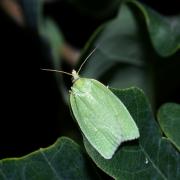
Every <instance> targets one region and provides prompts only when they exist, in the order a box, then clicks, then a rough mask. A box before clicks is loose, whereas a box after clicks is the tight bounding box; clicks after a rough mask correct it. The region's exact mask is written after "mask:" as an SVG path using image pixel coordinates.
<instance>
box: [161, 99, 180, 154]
mask: <svg viewBox="0 0 180 180" xmlns="http://www.w3.org/2000/svg"><path fill="white" fill-rule="evenodd" d="M158 121H159V124H160V126H161V128H162V130H163V132H164V134H165V135H166V136H167V138H168V139H169V140H170V141H171V142H172V143H173V144H174V145H175V146H176V147H177V149H179V151H180V133H179V131H180V105H179V104H175V103H167V104H164V105H163V106H162V107H161V108H160V109H159V112H158Z"/></svg>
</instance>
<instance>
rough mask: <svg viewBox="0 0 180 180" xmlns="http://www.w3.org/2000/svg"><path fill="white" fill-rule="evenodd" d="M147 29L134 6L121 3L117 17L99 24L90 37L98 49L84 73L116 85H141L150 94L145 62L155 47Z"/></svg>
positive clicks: (83, 70) (118, 86) (124, 86)
mask: <svg viewBox="0 0 180 180" xmlns="http://www.w3.org/2000/svg"><path fill="white" fill-rule="evenodd" d="M144 30H145V28H141V26H140V24H139V21H138V20H137V18H136V17H135V15H134V13H133V11H132V10H131V8H130V7H129V6H127V5H122V7H121V8H120V11H119V14H118V16H117V17H116V18H115V19H114V20H112V21H110V22H108V23H107V24H105V25H103V26H102V27H100V29H98V31H97V33H96V34H95V35H94V36H93V39H91V41H90V46H91V47H92V44H94V46H97V50H96V51H95V53H94V54H93V55H92V56H91V58H90V59H89V60H88V62H87V63H86V65H85V66H84V67H83V69H82V75H83V76H84V77H92V78H95V79H98V80H100V81H101V82H103V83H104V84H107V85H110V86H112V87H117V88H126V87H129V86H138V87H140V88H142V89H143V90H144V91H145V92H148V94H150V92H151V89H152V84H151V82H150V81H151V80H150V79H149V77H150V76H149V73H150V72H149V69H150V68H149V67H147V66H146V63H147V62H148V60H150V59H153V58H152V56H153V53H151V54H150V55H148V52H151V51H152V49H151V46H149V45H150V44H149V43H150V42H149V41H148V38H147V37H146V35H147V33H146V32H145V31H144ZM89 51H91V50H89V49H88V52H85V53H84V56H83V58H82V61H83V59H84V57H85V56H87V54H88V53H89ZM82 61H81V62H82ZM147 82H148V83H147Z"/></svg>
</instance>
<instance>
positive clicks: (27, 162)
mask: <svg viewBox="0 0 180 180" xmlns="http://www.w3.org/2000/svg"><path fill="white" fill-rule="evenodd" d="M0 179H1V180H10V179H11V180H60V179H62V180H65V179H71V180H90V179H98V178H97V175H96V174H95V173H94V172H93V170H92V169H91V166H89V164H88V160H87V159H86V157H85V156H84V154H83V153H82V151H81V149H80V147H79V146H78V145H77V144H76V143H74V142H73V141H72V140H70V139H68V138H61V139H58V140H57V141H56V143H55V144H54V145H52V146H50V147H48V148H45V149H40V150H38V151H36V152H33V153H32V154H30V155H27V156H25V157H22V158H9V159H4V160H1V161H0Z"/></svg>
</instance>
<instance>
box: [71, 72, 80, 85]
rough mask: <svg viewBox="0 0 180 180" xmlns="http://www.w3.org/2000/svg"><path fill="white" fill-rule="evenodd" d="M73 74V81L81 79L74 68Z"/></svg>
mask: <svg viewBox="0 0 180 180" xmlns="http://www.w3.org/2000/svg"><path fill="white" fill-rule="evenodd" d="M72 76H73V80H72V81H73V83H74V82H75V81H76V80H78V79H79V75H78V73H77V72H76V71H75V70H74V69H73V70H72Z"/></svg>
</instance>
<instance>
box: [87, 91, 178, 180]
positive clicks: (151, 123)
mask: <svg viewBox="0 0 180 180" xmlns="http://www.w3.org/2000/svg"><path fill="white" fill-rule="evenodd" d="M112 91H113V92H114V93H115V94H116V95H117V96H118V97H119V98H120V99H121V101H122V102H123V103H124V104H125V105H126V107H127V108H128V110H129V112H130V113H131V115H132V116H133V118H134V120H135V121H136V123H137V125H138V128H139V131H140V138H139V140H135V141H129V142H127V143H124V144H122V145H121V146H120V147H119V149H118V150H117V152H116V153H115V154H114V156H113V158H112V159H110V160H105V159H104V158H103V157H102V156H101V155H100V154H98V153H97V151H96V150H95V149H94V148H93V147H92V146H91V145H90V144H89V143H88V141H87V140H86V139H84V143H85V147H86V150H87V152H88V153H89V155H90V156H91V158H92V159H93V161H94V162H95V163H96V164H97V165H98V167H100V168H101V169H102V170H104V171H105V172H106V173H108V174H109V175H111V176H112V177H114V178H115V179H119V180H121V179H126V180H131V179H139V180H140V179H158V180H160V179H162V180H165V179H168V180H170V179H172V180H174V179H179V178H180V172H179V166H180V155H179V152H177V151H176V149H175V148H174V147H173V146H172V144H171V143H170V142H169V141H168V140H167V139H165V138H163V137H162V134H161V132H160V130H159V127H158V125H157V123H156V121H155V120H154V118H153V115H152V112H151V109H150V106H149V104H148V102H147V100H146V98H145V96H144V94H143V93H142V92H141V91H140V90H139V89H136V88H130V89H127V90H114V89H112Z"/></svg>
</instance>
